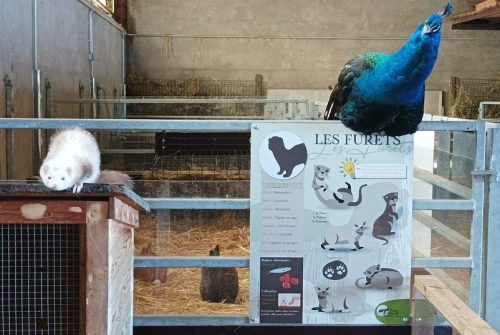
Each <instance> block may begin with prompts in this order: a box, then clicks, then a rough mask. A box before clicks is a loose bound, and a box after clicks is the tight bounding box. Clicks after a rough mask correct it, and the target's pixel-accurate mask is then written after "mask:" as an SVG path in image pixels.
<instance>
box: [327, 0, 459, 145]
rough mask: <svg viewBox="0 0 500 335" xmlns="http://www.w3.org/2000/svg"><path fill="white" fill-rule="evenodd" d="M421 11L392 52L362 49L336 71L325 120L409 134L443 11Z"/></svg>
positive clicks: (419, 112)
mask: <svg viewBox="0 0 500 335" xmlns="http://www.w3.org/2000/svg"><path fill="white" fill-rule="evenodd" d="M451 12H452V6H451V4H450V3H448V4H447V5H446V6H445V7H444V8H443V9H442V10H441V11H440V12H439V13H435V14H432V15H430V16H429V17H427V19H426V21H425V23H423V24H421V25H420V26H419V27H418V28H417V30H416V31H415V32H414V33H413V34H412V35H411V36H410V38H409V39H408V41H407V42H406V44H405V45H404V46H403V47H402V48H401V49H400V50H399V51H397V52H395V53H393V54H381V53H367V54H362V55H358V56H356V57H354V58H353V59H351V60H350V61H349V62H348V63H347V64H346V65H345V67H344V69H343V70H342V71H341V72H340V75H339V79H338V82H337V85H336V86H335V88H334V89H333V92H332V94H331V96H330V100H329V101H328V105H327V107H326V111H325V116H324V118H325V120H334V119H340V120H341V121H342V123H343V124H344V125H345V126H347V127H348V128H350V129H352V130H354V131H358V132H361V133H364V134H372V133H378V132H381V133H382V132H383V133H384V134H386V135H389V136H400V135H405V134H412V133H414V132H415V131H416V130H417V126H418V124H419V123H420V122H421V121H422V116H423V113H424V85H425V80H426V79H427V77H429V75H430V74H431V72H432V69H433V67H434V63H435V62H436V59H437V55H438V50H439V43H440V41H441V25H442V22H443V17H446V16H449V15H450V14H451Z"/></svg>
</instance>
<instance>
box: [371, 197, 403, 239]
mask: <svg viewBox="0 0 500 335" xmlns="http://www.w3.org/2000/svg"><path fill="white" fill-rule="evenodd" d="M382 198H383V199H384V201H385V203H386V205H385V209H384V212H383V213H382V214H381V215H380V216H379V217H378V218H377V219H376V220H375V222H374V223H373V230H372V235H373V237H375V238H376V239H379V240H382V241H385V242H384V244H383V245H385V244H387V243H389V240H388V239H386V238H385V237H383V236H390V235H394V234H395V232H393V231H391V230H392V225H393V222H394V220H395V219H396V220H397V219H398V213H396V212H395V211H394V209H395V207H396V202H397V201H398V192H391V193H387V194H386V195H384V196H383V197H382Z"/></svg>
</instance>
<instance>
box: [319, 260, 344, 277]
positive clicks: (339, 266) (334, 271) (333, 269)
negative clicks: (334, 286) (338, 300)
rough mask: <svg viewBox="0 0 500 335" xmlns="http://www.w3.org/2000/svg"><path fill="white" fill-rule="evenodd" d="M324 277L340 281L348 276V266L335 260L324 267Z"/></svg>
mask: <svg viewBox="0 0 500 335" xmlns="http://www.w3.org/2000/svg"><path fill="white" fill-rule="evenodd" d="M323 276H324V277H325V278H327V279H330V280H340V279H342V278H345V276H347V265H345V263H344V262H342V261H339V260H334V261H332V262H330V263H328V264H326V265H325V266H324V267H323Z"/></svg>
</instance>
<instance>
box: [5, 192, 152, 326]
mask: <svg viewBox="0 0 500 335" xmlns="http://www.w3.org/2000/svg"><path fill="white" fill-rule="evenodd" d="M141 209H147V204H146V203H145V202H144V201H143V200H142V199H141V198H140V197H138V196H137V195H136V194H135V193H133V192H132V191H130V190H129V189H128V188H125V187H122V186H120V185H97V184H89V185H85V186H84V188H83V190H82V192H81V193H79V194H77V195H75V194H72V193H70V192H65V191H63V192H52V191H48V190H47V188H45V187H44V186H43V185H41V184H38V183H36V184H34V183H33V184H30V183H5V182H4V183H0V333H2V334H24V333H28V334H132V317H133V258H134V230H135V229H136V228H137V227H138V224H139V213H138V212H139V210H141Z"/></svg>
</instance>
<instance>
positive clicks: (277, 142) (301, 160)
mask: <svg viewBox="0 0 500 335" xmlns="http://www.w3.org/2000/svg"><path fill="white" fill-rule="evenodd" d="M268 148H269V150H271V152H272V153H273V156H274V158H275V159H276V162H277V163H278V165H279V167H280V170H279V172H278V173H277V174H278V175H282V176H283V177H284V178H288V177H290V176H291V175H292V172H293V169H294V168H295V167H296V166H298V165H300V164H306V161H307V150H306V145H305V144H304V143H300V144H297V145H295V146H293V147H292V148H291V149H287V148H286V147H285V143H284V142H283V138H281V137H279V136H273V137H271V138H269V145H268Z"/></svg>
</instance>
